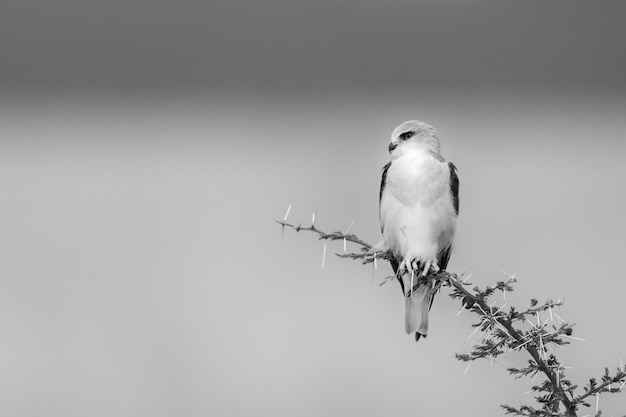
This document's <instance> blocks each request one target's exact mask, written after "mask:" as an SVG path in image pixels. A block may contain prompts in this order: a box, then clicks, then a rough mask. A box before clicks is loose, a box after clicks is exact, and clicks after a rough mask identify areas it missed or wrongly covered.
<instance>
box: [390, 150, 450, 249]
mask: <svg viewBox="0 0 626 417" xmlns="http://www.w3.org/2000/svg"><path fill="white" fill-rule="evenodd" d="M380 215H381V222H382V226H383V239H384V241H385V245H386V247H387V248H388V249H391V250H393V251H394V252H396V253H397V254H398V255H401V256H402V257H411V258H417V259H423V260H432V259H435V258H436V257H437V255H438V253H439V252H440V251H441V250H443V249H445V248H446V247H448V246H450V245H451V244H452V240H453V238H454V232H455V229H456V218H457V215H456V213H455V210H454V205H453V198H452V194H451V191H450V168H449V166H448V163H447V162H446V161H444V160H441V159H438V158H436V157H434V156H433V155H432V154H431V153H430V152H428V151H425V150H421V149H416V150H410V151H407V152H404V153H403V154H402V155H401V156H400V157H398V158H397V159H395V160H394V161H393V162H392V164H391V166H390V167H389V169H388V171H387V181H386V186H385V189H384V190H383V195H382V197H381V205H380Z"/></svg>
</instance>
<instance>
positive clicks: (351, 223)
mask: <svg viewBox="0 0 626 417" xmlns="http://www.w3.org/2000/svg"><path fill="white" fill-rule="evenodd" d="M355 221H356V217H355V218H354V219H352V221H351V222H350V226H348V228H347V229H346V233H345V234H346V235H347V234H348V233H350V229H351V228H352V225H353V224H354V222H355Z"/></svg>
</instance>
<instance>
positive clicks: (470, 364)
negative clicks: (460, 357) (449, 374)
mask: <svg viewBox="0 0 626 417" xmlns="http://www.w3.org/2000/svg"><path fill="white" fill-rule="evenodd" d="M472 362H474V360H471V361H470V363H468V364H467V367H466V368H465V371H464V372H463V375H467V371H469V368H470V366H472Z"/></svg>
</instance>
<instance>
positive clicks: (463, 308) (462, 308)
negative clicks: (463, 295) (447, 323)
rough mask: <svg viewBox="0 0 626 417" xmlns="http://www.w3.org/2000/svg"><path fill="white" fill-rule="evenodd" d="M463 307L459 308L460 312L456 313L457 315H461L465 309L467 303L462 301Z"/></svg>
mask: <svg viewBox="0 0 626 417" xmlns="http://www.w3.org/2000/svg"><path fill="white" fill-rule="evenodd" d="M461 304H462V305H461V309H460V310H459V312H458V313H456V316H457V317H459V316H460V315H461V313H462V312H463V310H465V304H463V303H461Z"/></svg>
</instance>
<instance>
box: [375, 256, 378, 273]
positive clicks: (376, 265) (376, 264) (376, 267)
mask: <svg viewBox="0 0 626 417" xmlns="http://www.w3.org/2000/svg"><path fill="white" fill-rule="evenodd" d="M374 269H376V270H377V269H378V263H376V254H374Z"/></svg>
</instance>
